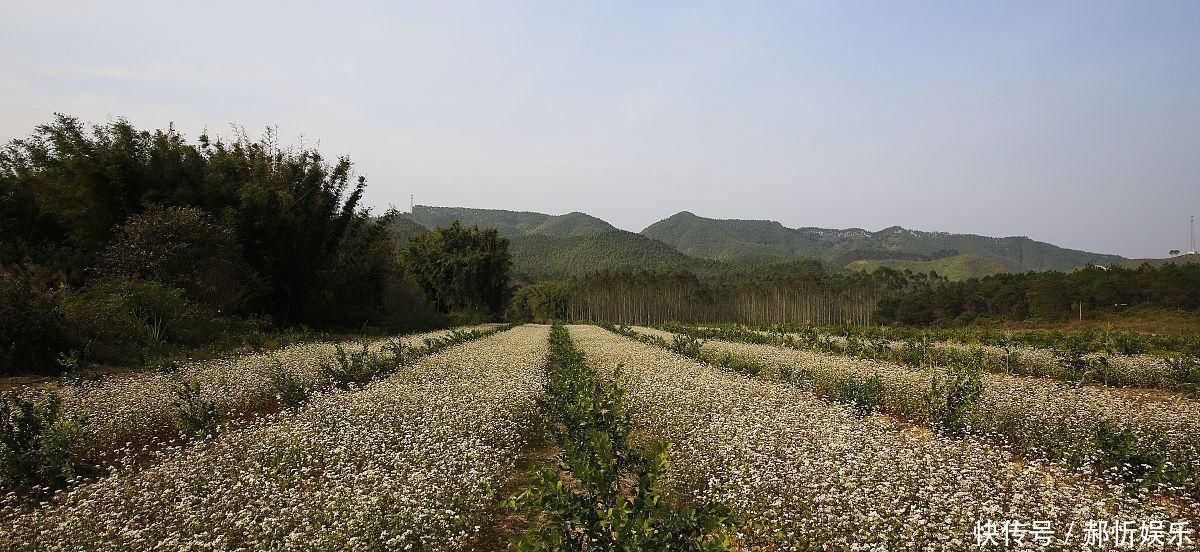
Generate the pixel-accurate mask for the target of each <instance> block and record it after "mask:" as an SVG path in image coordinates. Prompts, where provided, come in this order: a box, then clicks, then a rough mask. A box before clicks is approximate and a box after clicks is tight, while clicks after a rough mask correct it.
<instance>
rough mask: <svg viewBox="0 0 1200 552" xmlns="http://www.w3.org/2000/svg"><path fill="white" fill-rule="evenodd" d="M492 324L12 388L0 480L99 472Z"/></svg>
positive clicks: (37, 481) (24, 481) (356, 379)
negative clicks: (20, 461) (39, 428)
mask: <svg viewBox="0 0 1200 552" xmlns="http://www.w3.org/2000/svg"><path fill="white" fill-rule="evenodd" d="M492 329H493V328H492V327H491V326H480V327H475V328H467V329H465V330H463V329H459V330H454V331H446V330H443V331H436V332H429V333H424V334H416V335H411V336H405V337H400V338H393V339H380V340H375V341H371V342H368V343H310V344H301V345H294V346H291V347H287V348H284V349H281V350H279V351H275V352H272V353H260V354H251V355H242V356H237V357H232V358H226V359H220V360H215V361H202V362H194V363H189V364H185V365H183V366H181V367H179V368H178V370H176V371H173V372H153V373H141V374H136V375H130V376H125V377H116V378H110V379H107V380H103V381H91V382H83V383H79V384H75V385H65V386H62V387H61V388H60V389H58V390H56V391H53V392H49V393H47V392H42V391H32V392H28V393H25V394H23V396H20V397H9V398H6V399H5V401H6V402H5V407H6V408H9V407H10V405H12V404H16V406H17V408H18V409H20V408H21V407H24V408H26V409H27V411H26V412H23V413H22V412H12V411H11V408H10V409H9V411H8V412H7V413H6V415H5V416H3V420H0V422H3V423H4V424H5V426H6V427H5V429H6V431H7V432H11V433H12V434H13V435H11V436H12V437H13V439H14V442H13V443H6V445H0V453H3V457H4V459H5V460H6V462H5V463H4V467H5V468H6V469H5V473H4V474H3V477H0V487H9V488H20V487H27V486H28V485H29V484H33V485H41V484H55V483H57V484H59V485H61V484H63V483H64V481H62V479H70V478H72V477H73V476H74V475H76V474H75V473H49V474H45V473H43V474H31V473H20V472H21V471H25V472H28V471H37V470H42V471H45V470H47V469H51V470H53V471H57V472H66V471H72V472H77V471H80V470H79V468H80V467H87V468H89V469H88V470H85V471H91V472H95V471H104V470H105V469H108V468H114V467H116V468H119V467H121V466H122V465H127V464H130V463H133V462H140V461H141V460H142V459H143V457H144V456H145V455H146V454H149V453H153V452H155V451H156V450H157V449H160V448H162V447H163V446H164V445H165V446H168V447H169V446H179V445H181V444H186V442H187V438H189V437H204V436H211V435H212V434H214V433H216V432H218V431H220V430H221V429H222V428H223V427H225V426H228V425H229V424H231V423H233V422H245V421H246V420H248V419H253V418H254V417H257V416H260V415H262V414H265V413H269V412H273V411H276V410H278V409H279V408H280V407H285V406H294V405H295V404H298V403H300V402H303V401H304V400H305V399H306V397H307V396H309V395H311V394H313V393H316V392H319V391H321V390H325V389H329V388H332V387H337V386H340V387H343V388H345V387H347V386H349V385H352V384H362V383H365V382H366V381H367V380H369V379H370V378H372V377H375V376H376V375H379V374H377V372H380V371H386V370H392V369H395V367H396V366H397V365H398V364H399V363H401V362H404V361H405V359H406V358H407V359H408V360H411V359H412V358H413V357H416V356H420V355H421V354H427V353H429V352H432V351H434V350H437V349H439V348H441V347H445V346H447V345H450V344H454V343H458V342H461V341H464V340H468V339H474V338H477V337H480V336H481V335H484V333H486V332H488V331H491V330H492ZM384 357H386V358H384ZM30 424H33V425H36V424H44V425H46V426H48V430H47V431H44V432H43V433H47V434H50V435H51V436H53V437H54V438H56V439H57V440H69V441H70V442H69V443H67V444H65V445H62V446H60V448H63V449H64V450H63V451H62V452H63V453H68V452H69V454H70V455H71V456H72V457H73V458H72V463H73V464H75V466H74V467H72V466H68V465H66V464H65V463H56V462H54V460H55V459H53V458H43V459H41V460H39V459H37V458H36V457H37V456H47V455H53V454H54V453H55V452H57V451H39V450H36V449H37V448H38V443H37V442H36V441H38V440H42V439H45V437H43V436H41V435H36V434H32V433H34V432H32V431H29V430H27V429H25V428H23V427H22V426H27V425H30ZM8 426H12V427H8ZM23 432H24V433H30V435H28V436H27V437H24V439H25V440H30V441H33V442H31V443H28V444H27V446H25V447H22V446H21V445H22V444H21V443H18V442H19V441H22V440H23V436H22V435H21V434H22V433H23ZM14 448H27V449H29V450H13V449H14ZM43 448H45V447H44V446H43ZM68 449H69V450H68ZM21 454H24V455H26V456H28V457H29V458H27V459H25V462H24V463H25V464H27V465H25V466H17V467H14V466H12V464H13V462H11V461H9V460H11V459H12V458H13V457H14V456H15V455H21ZM39 463H41V464H46V465H38V464H39ZM54 479H58V481H53V480H54ZM26 490H28V489H26ZM35 490H36V489H35Z"/></svg>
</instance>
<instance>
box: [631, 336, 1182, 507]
mask: <svg viewBox="0 0 1200 552" xmlns="http://www.w3.org/2000/svg"><path fill="white" fill-rule="evenodd" d="M636 330H637V331H638V332H640V333H642V334H645V335H650V336H654V337H657V338H659V339H662V340H672V339H675V338H676V335H678V334H673V333H670V332H664V331H661V330H655V329H651V328H637V329H636ZM697 346H698V347H699V349H700V352H701V353H702V354H703V355H704V356H705V357H707V358H712V359H724V358H732V359H741V360H743V361H749V362H750V363H752V364H753V365H755V366H762V367H765V368H767V369H768V370H769V371H768V373H765V374H763V376H764V377H767V378H770V379H778V380H784V381H788V382H792V383H794V384H799V385H804V386H811V387H812V389H813V390H814V391H815V392H816V393H818V394H820V395H822V396H825V397H829V398H833V399H838V400H843V401H845V402H850V403H855V404H857V405H859V406H860V408H862V407H864V406H865V407H868V409H869V408H873V407H879V408H882V409H883V410H884V411H886V412H889V413H891V414H894V415H897V416H900V417H902V418H905V419H909V420H912V421H915V422H918V423H922V424H927V425H931V426H940V427H941V428H942V429H947V428H948V429H955V430H961V431H965V432H970V433H974V434H977V435H979V436H982V437H992V438H996V439H997V440H999V441H1002V442H1004V443H1006V444H1008V445H1009V446H1011V447H1012V448H1013V449H1014V450H1015V451H1017V452H1019V453H1020V454H1021V455H1023V456H1025V457H1029V458H1043V459H1049V460H1053V461H1057V462H1061V463H1063V464H1065V465H1066V466H1069V467H1072V468H1081V469H1087V470H1096V471H1100V472H1104V474H1105V475H1107V476H1109V477H1110V479H1112V480H1114V481H1122V482H1126V483H1131V484H1133V485H1134V486H1140V487H1146V488H1149V489H1154V490H1158V491H1163V492H1166V493H1173V494H1184V495H1190V496H1191V497H1193V498H1196V497H1200V480H1198V479H1197V475H1198V474H1200V403H1198V402H1196V401H1192V400H1188V399H1184V398H1182V397H1180V396H1179V395H1177V394H1170V393H1164V392H1145V391H1141V392H1139V391H1135V390H1130V389H1114V388H1107V387H1095V386H1088V387H1077V386H1069V385H1064V384H1061V383H1056V382H1054V381H1052V380H1045V379H1036V378H1024V377H1015V376H1009V375H1004V374H983V373H979V372H978V370H976V372H975V373H974V374H975V375H974V376H971V374H972V372H971V370H970V367H969V366H956V367H951V368H949V369H947V368H941V367H933V366H926V367H924V368H913V367H909V366H904V365H898V364H892V363H888V362H879V361H874V360H867V359H861V358H855V357H848V356H841V355H830V354H823V353H818V352H813V351H809V350H803V349H796V348H791V347H785V346H776V345H765V344H760V343H744V342H735V341H722V340H707V341H704V342H703V343H702V344H699V343H697ZM972 377H973V378H974V381H975V383H974V384H972V383H971V382H970V381H969V380H970V379H971V378H972ZM955 385H958V387H954V386H955ZM972 386H974V388H972ZM947 426H951V427H947Z"/></svg>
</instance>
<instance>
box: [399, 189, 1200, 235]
mask: <svg viewBox="0 0 1200 552" xmlns="http://www.w3.org/2000/svg"><path fill="white" fill-rule="evenodd" d="M408 212H410V213H411V212H413V194H408ZM1192 241H1195V240H1192ZM1192 249H1195V248H1194V247H1193V248H1192Z"/></svg>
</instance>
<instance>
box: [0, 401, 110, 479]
mask: <svg viewBox="0 0 1200 552" xmlns="http://www.w3.org/2000/svg"><path fill="white" fill-rule="evenodd" d="M85 423H86V419H85V418H84V417H83V416H76V417H67V416H65V415H64V414H63V412H62V407H61V404H60V402H59V399H58V396H57V395H54V394H50V395H48V396H45V397H42V398H31V397H24V396H19V395H16V394H8V395H5V396H4V397H3V398H0V470H3V472H2V473H0V476H2V480H3V482H4V484H5V486H7V487H11V488H15V489H21V490H28V489H31V488H34V487H41V488H47V489H48V488H55V487H61V486H62V485H63V484H65V483H66V482H67V481H70V480H71V479H73V478H75V477H76V476H78V475H86V474H88V473H90V472H92V471H93V469H94V468H93V467H92V466H89V465H87V464H84V463H82V462H80V460H79V457H78V456H77V454H76V452H77V451H78V450H80V448H81V443H83V442H84V441H85V439H86V433H85V432H84V429H83V428H84V424H85Z"/></svg>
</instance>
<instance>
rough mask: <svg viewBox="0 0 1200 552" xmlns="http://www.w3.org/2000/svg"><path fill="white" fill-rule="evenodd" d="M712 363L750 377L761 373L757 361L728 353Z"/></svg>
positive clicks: (760, 367)
mask: <svg viewBox="0 0 1200 552" xmlns="http://www.w3.org/2000/svg"><path fill="white" fill-rule="evenodd" d="M712 364H715V365H717V366H719V367H720V368H721V369H722V370H725V371H728V372H737V373H739V374H745V375H747V376H750V377H755V376H758V375H759V374H760V373H762V366H761V365H760V364H758V363H757V362H754V361H751V360H746V359H743V358H738V357H735V356H733V355H731V354H729V353H726V354H724V355H722V356H720V357H718V358H716V359H714V360H713V361H712ZM789 379H790V378H789Z"/></svg>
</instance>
